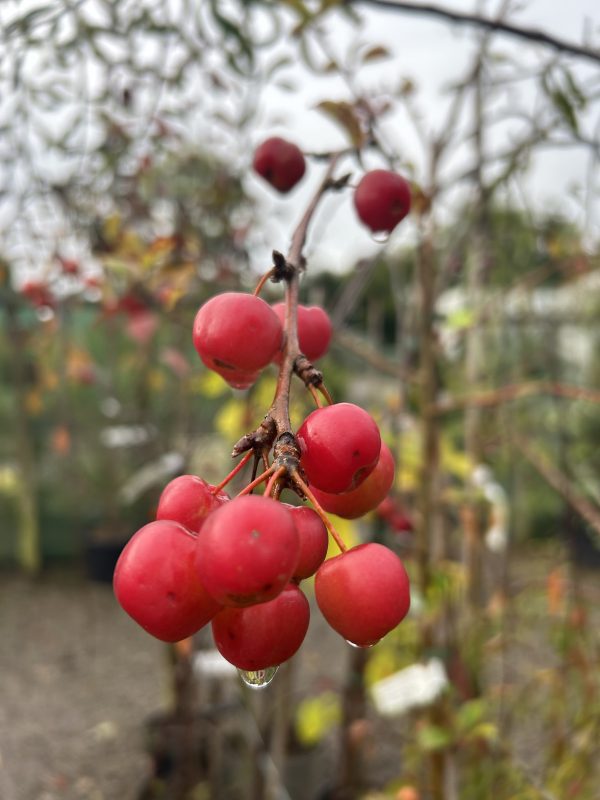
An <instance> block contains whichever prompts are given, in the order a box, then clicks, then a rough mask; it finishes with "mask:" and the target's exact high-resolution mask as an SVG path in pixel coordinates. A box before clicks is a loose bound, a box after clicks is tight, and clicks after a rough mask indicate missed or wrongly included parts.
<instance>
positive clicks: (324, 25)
mask: <svg viewBox="0 0 600 800" xmlns="http://www.w3.org/2000/svg"><path fill="white" fill-rule="evenodd" d="M482 20H488V21H489V20H493V23H492V24H491V27H490V25H488V26H487V27H485V26H482V24H481V22H482ZM540 32H543V33H544V34H545V41H544V40H543V39H544V37H543V36H540V35H539V34H540ZM599 42H600V16H599V13H598V7H597V2H596V0H573V1H572V2H571V3H569V4H568V7H563V6H562V5H561V7H557V4H553V3H549V2H543V0H537V2H529V3H525V4H523V3H517V2H512V0H502V1H500V0H494V2H491V1H490V2H483V0H481V2H472V1H471V0H464V2H452V1H451V0H447V2H446V3H445V5H443V6H439V7H438V6H435V7H433V8H432V7H431V6H425V5H424V4H421V5H420V4H419V3H402V2H398V3H394V2H389V3H385V2H377V1H376V0H372V1H371V2H369V0H364V1H363V2H347V3H342V2H335V0H334V1H333V2H331V0H318V1H317V0H315V1H314V2H311V1H310V0H285V1H284V0H282V1H281V2H268V1H267V0H262V1H260V0H253V1H252V2H250V1H243V0H231V1H230V2H217V0H210V1H209V2H204V3H199V2H194V0H163V1H162V2H151V0H141V1H140V0H138V2H129V0H121V1H120V2H113V1H112V0H77V1H76V2H75V1H73V0H46V2H43V1H42V0H31V2H28V1H27V0H21V2H14V1H13V0H4V2H3V3H2V4H0V375H1V376H2V382H1V384H0V422H1V424H0V568H1V572H0V581H1V583H0V634H1V640H2V647H1V648H0V674H1V675H2V680H1V681H0V699H1V702H0V797H1V798H2V800H58V799H59V798H66V799H68V800H75V799H76V798H86V799H88V798H89V800H129V798H131V800H142V798H148V799H152V798H156V799H157V800H159V799H165V800H201V799H204V798H211V799H215V800H221V799H223V800H238V798H239V800H262V798H269V800H271V798H291V799H292V800H296V799H297V800H326V799H327V798H329V799H330V800H346V799H347V798H348V799H349V800H355V798H356V799H358V798H361V799H363V798H364V799H365V800H367V799H368V800H384V799H385V798H392V799H393V800H429V799H431V800H479V799H480V798H481V799H484V798H492V797H493V798H498V800H504V799H505V798H506V800H508V799H509V798H511V799H514V800H538V798H539V800H542V798H543V799H544V800H548V799H552V800H567V798H577V799H581V800H594V799H595V798H597V797H598V786H599V785H600V774H599V771H598V770H599V768H598V764H599V759H598V756H599V755H600V753H599V748H598V741H600V714H599V710H600V703H599V695H598V692H599V685H598V683H599V681H598V677H599V671H598V660H599V645H600V643H599V641H598V623H599V614H600V612H599V610H598V601H599V600H600V588H599V584H598V575H599V573H598V568H599V567H600V548H599V544H598V543H599V540H600V479H599V467H600V460H599V455H598V453H599V448H598V444H599V438H600V405H599V404H600V348H599V344H600V342H599V338H600V332H599V326H598V322H599V320H600V269H599V266H600V247H599V243H600V207H599V202H598V196H599V171H598V163H599V157H600V136H599V131H600V51H599V49H598V48H599ZM271 135H278V136H283V137H284V138H287V139H290V140H292V141H294V142H295V143H296V144H298V145H299V146H300V147H301V148H302V149H303V150H304V151H305V152H306V153H307V154H309V155H308V162H309V164H308V169H307V175H306V177H305V179H304V181H303V183H302V184H301V185H300V186H298V187H297V188H296V189H294V190H293V192H291V193H290V194H289V195H286V196H280V195H277V196H276V195H275V193H274V192H272V190H271V189H270V187H269V186H267V185H266V184H261V182H260V179H259V178H258V177H256V176H255V175H254V174H253V173H252V170H251V163H252V154H253V150H254V148H255V146H257V145H258V144H260V143H261V141H263V140H264V139H265V138H266V137H268V136H271ZM340 149H346V150H347V155H345V156H344V158H343V159H342V161H341V164H340V172H341V173H343V172H347V173H351V178H350V184H351V185H354V184H356V183H357V182H358V179H359V178H360V176H361V175H362V173H363V172H364V171H365V170H368V169H374V168H378V167H383V168H390V169H394V170H397V171H399V172H401V173H402V174H403V175H405V176H406V177H407V178H408V179H409V180H410V181H411V182H412V187H413V211H412V214H411V217H410V219H409V220H407V221H406V222H405V223H404V224H403V225H402V226H400V227H399V228H398V229H397V230H396V231H394V233H393V234H392V235H391V236H390V237H389V239H388V240H387V241H381V240H375V239H374V238H373V237H371V236H370V235H369V233H368V232H367V231H366V229H364V228H363V227H362V226H361V225H360V223H359V221H358V219H357V217H356V215H355V213H354V210H353V207H352V200H351V191H346V192H336V193H332V194H331V195H330V196H327V197H326V198H325V200H324V202H323V204H322V206H321V208H320V210H319V212H318V213H317V216H316V217H315V219H314V222H313V225H312V228H311V231H310V236H309V240H308V244H307V249H306V256H307V258H308V269H307V272H306V275H305V276H304V279H303V283H302V286H301V293H302V296H301V300H302V302H304V303H308V304H320V305H323V306H324V308H326V309H327V311H328V313H329V314H330V316H331V318H332V320H333V323H334V327H335V336H334V340H333V343H332V346H331V349H330V353H329V354H328V355H327V356H326V357H325V358H324V359H323V360H322V361H321V362H320V363H319V368H321V369H322V370H323V372H324V375H325V381H326V384H327V386H328V388H329V390H330V391H331V393H332V394H333V396H334V398H335V399H336V400H349V401H352V402H357V403H359V404H360V405H362V406H363V407H365V408H367V409H368V410H369V411H370V413H371V414H372V415H373V416H374V417H375V418H376V419H377V421H378V423H379V425H380V427H381V429H382V432H383V436H384V438H385V440H386V442H387V443H388V444H389V445H390V447H391V448H392V451H393V453H394V456H395V458H396V464H397V474H396V481H395V484H394V487H393V490H392V492H391V494H390V496H389V498H387V500H386V501H385V502H384V504H382V506H381V507H380V508H379V509H378V511H377V512H376V513H373V514H371V515H369V516H368V517H365V518H363V519H361V520H359V521H355V522H348V521H344V520H337V519H336V520H335V524H336V526H337V527H339V530H340V533H341V534H342V536H343V537H344V538H345V539H346V541H347V543H348V544H353V543H358V542H360V541H370V540H376V541H380V542H384V543H385V544H387V545H388V546H390V547H392V548H393V549H394V550H395V551H396V552H397V553H398V554H399V555H400V556H401V557H402V558H403V560H405V563H406V565H407V568H408V570H409V573H410V575H411V580H412V608H411V613H410V616H409V617H408V619H407V620H405V622H403V623H402V625H401V626H399V627H398V628H397V629H396V630H395V631H394V632H393V633H391V634H390V635H388V636H387V637H386V638H385V640H383V641H382V642H381V643H379V644H378V645H377V646H375V647H374V648H372V649H369V650H353V649H352V648H350V647H349V646H348V645H347V644H346V643H345V642H344V641H343V640H342V639H341V638H340V637H339V636H337V634H335V633H334V632H333V631H332V630H331V629H329V628H328V626H327V625H325V624H324V622H323V620H322V618H321V617H320V615H319V614H318V611H316V609H315V613H314V614H313V617H312V619H311V626H310V630H309V634H308V637H307V640H306V642H305V643H304V645H303V647H302V649H301V651H300V652H299V653H298V655H297V656H295V657H294V659H292V661H291V662H289V663H288V664H286V665H285V666H283V667H281V668H280V670H279V673H278V675H277V676H276V678H275V680H274V681H273V683H272V684H271V685H270V686H269V687H267V688H265V689H264V690H262V691H260V692H253V691H251V690H249V689H246V687H244V686H243V685H242V684H241V682H240V681H239V678H238V676H237V673H236V670H235V669H234V668H232V667H230V666H229V665H228V664H227V663H226V662H223V661H222V660H221V659H220V658H218V657H217V656H218V654H215V651H214V649H213V645H212V642H211V638H210V632H209V631H208V632H207V631H202V632H200V634H199V635H198V636H197V637H196V639H195V640H194V642H191V641H186V642H184V643H181V644H179V645H176V646H173V647H168V646H166V645H163V644H161V643H160V642H158V641H155V640H152V639H151V638H150V637H149V636H147V635H146V634H145V633H144V632H143V631H141V630H140V629H138V628H137V626H136V625H135V624H134V623H133V622H132V621H131V620H129V619H128V618H127V617H126V616H125V614H124V613H123V612H122V611H121V610H120V608H119V607H118V606H117V604H116V601H115V600H114V597H113V595H112V589H111V585H110V584H111V577H112V571H113V568H114V564H115V561H116V558H117V557H118V554H119V552H120V550H121V548H122V547H123V545H124V544H125V543H126V542H127V540H128V539H129V538H130V536H131V535H132V534H133V533H134V532H135V531H136V530H137V529H138V528H139V527H141V526H142V525H144V524H145V523H146V522H148V521H150V520H151V519H152V518H153V515H154V511H155V508H156V504H157V500H158V497H159V495H160V492H161V491H162V488H163V487H164V485H165V484H166V483H167V482H168V481H169V480H170V479H171V478H173V477H175V476H176V475H179V474H182V473H187V472H192V473H194V474H198V475H200V476H202V477H203V478H205V479H206V480H208V481H209V482H212V483H218V482H219V481H220V480H221V479H222V478H223V477H224V476H225V475H226V474H227V473H228V472H229V470H230V469H231V466H232V464H231V459H230V452H231V448H232V445H233V444H234V443H235V441H237V439H238V438H239V437H240V436H241V435H242V434H243V433H245V432H247V431H249V430H252V429H254V428H255V427H256V426H257V425H258V423H259V422H260V420H261V419H262V417H263V415H264V413H265V411H266V410H267V408H268V407H269V405H270V402H271V399H272V396H273V392H274V387H275V378H276V373H275V370H274V368H272V370H271V371H270V370H266V371H265V374H264V375H263V377H262V378H261V380H260V381H259V382H258V383H257V384H256V385H255V386H254V387H252V388H251V389H250V390H248V391H246V392H237V391H233V390H231V389H230V388H229V387H228V386H227V385H226V384H225V383H224V382H223V381H221V379H220V378H219V377H218V376H216V375H214V374H212V373H209V372H208V371H207V370H206V368H205V367H204V366H203V365H202V364H201V362H200V361H199V359H198V357H197V355H196V353H195V351H194V349H193V346H192V342H191V326H192V321H193V318H194V315H195V313H196V311H197V309H198V307H199V305H200V304H201V303H202V302H203V301H205V300H206V299H207V298H208V297H210V296H212V295H213V294H215V293H216V292H219V291H224V290H252V288H253V287H254V285H255V284H256V282H257V280H258V279H259V277H260V275H261V274H263V273H264V272H265V271H266V270H267V269H269V268H270V265H271V251H272V250H273V249H277V250H281V251H283V252H285V251H286V250H287V247H288V244H289V241H290V237H291V234H292V232H293V229H294V227H295V225H296V223H297V222H298V221H299V219H300V218H301V216H302V214H303V211H304V209H305V208H306V205H307V203H308V202H309V199H310V197H311V196H312V194H313V193H314V191H315V188H316V187H317V186H318V184H319V181H320V179H321V177H322V175H323V171H324V169H325V165H324V160H323V158H322V155H323V154H324V153H326V152H329V151H334V150H340ZM264 296H265V297H266V299H268V300H269V301H271V302H276V301H279V300H280V299H281V288H280V287H277V286H273V285H271V284H267V287H266V289H265V295H264ZM305 394H307V393H306V392H304V390H303V387H301V386H300V385H298V386H296V387H295V392H294V394H293V398H292V409H291V410H292V418H293V421H294V423H295V424H296V425H298V424H299V423H300V421H301V420H302V419H303V417H304V416H305V415H306V413H308V411H310V410H311V408H312V405H311V398H310V396H308V395H307V396H306V397H305V396H304V395H305ZM242 485H243V483H240V488H241V486H242ZM234 488H235V487H234ZM305 583H306V584H307V586H306V590H307V594H308V596H309V597H310V599H311V604H312V605H313V607H314V602H313V601H314V598H313V596H312V589H311V587H310V585H309V582H305Z"/></svg>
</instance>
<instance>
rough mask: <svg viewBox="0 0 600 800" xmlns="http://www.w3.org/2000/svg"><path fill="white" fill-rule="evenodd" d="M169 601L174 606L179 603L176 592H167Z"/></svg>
mask: <svg viewBox="0 0 600 800" xmlns="http://www.w3.org/2000/svg"><path fill="white" fill-rule="evenodd" d="M167 600H168V601H169V603H170V604H171V605H172V606H174V605H175V603H176V602H177V595H176V594H175V592H167Z"/></svg>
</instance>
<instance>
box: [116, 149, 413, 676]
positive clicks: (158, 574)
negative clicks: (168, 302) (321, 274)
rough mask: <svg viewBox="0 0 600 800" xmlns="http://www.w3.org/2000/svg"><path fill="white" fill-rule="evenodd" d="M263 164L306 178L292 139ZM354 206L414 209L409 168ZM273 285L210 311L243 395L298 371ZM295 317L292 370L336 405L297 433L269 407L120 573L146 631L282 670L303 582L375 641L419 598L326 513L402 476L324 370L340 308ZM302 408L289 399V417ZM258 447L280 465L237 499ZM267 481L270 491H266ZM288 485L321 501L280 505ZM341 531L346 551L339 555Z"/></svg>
mask: <svg viewBox="0 0 600 800" xmlns="http://www.w3.org/2000/svg"><path fill="white" fill-rule="evenodd" d="M254 169H255V171H256V172H257V173H258V174H259V175H260V176H262V177H263V178H264V179H265V180H266V181H267V182H268V183H270V184H271V186H272V187H274V188H275V189H276V190H278V191H279V192H282V193H285V192H288V191H289V190H290V189H292V188H293V187H294V186H295V185H296V183H297V182H298V181H299V180H300V179H301V178H302V176H303V174H304V172H305V160H304V155H303V154H302V151H301V150H300V149H299V148H298V147H296V146H295V145H294V144H291V143H290V142H287V141H286V140H284V139H280V138H277V137H275V138H271V139H267V140H266V141H265V142H264V143H263V144H262V145H261V146H260V147H259V148H258V149H257V150H256V152H255V156H254ZM354 205H355V209H356V211H357V214H358V216H359V218H360V219H361V221H362V222H363V223H364V224H365V225H366V226H367V227H368V228H370V229H371V230H372V231H373V232H385V233H389V232H391V230H393V228H394V227H395V226H396V225H397V224H398V222H400V220H402V219H403V218H404V217H405V216H406V214H407V213H408V211H409V208H410V189H409V186H408V184H407V182H406V181H405V180H404V178H402V177H401V176H399V175H397V174H395V173H393V172H389V171H386V170H374V171H372V172H368V173H367V174H366V175H365V176H364V177H363V178H362V180H361V181H360V183H359V185H358V186H357V188H356V189H355V192H354ZM276 255H279V254H276ZM288 267H289V265H288V264H286V262H285V259H284V258H283V256H281V257H280V259H279V263H277V260H276V264H275V267H274V268H273V270H271V271H270V272H269V273H268V276H270V277H272V278H273V279H279V280H289V274H287V275H286V268H288ZM278 269H279V273H278V272H277V270H278ZM263 283H264V280H262V281H261V283H260V284H259V287H257V290H256V291H255V293H254V294H246V293H241V292H225V293H223V294H219V295H216V296H215V297H212V298H211V299H210V300H208V301H207V302H206V303H205V304H204V305H202V306H201V307H200V309H199V311H198V313H197V315H196V318H195V321H194V327H193V341H194V345H195V348H196V350H197V351H198V354H199V356H200V358H201V360H202V361H203V363H204V364H205V365H206V366H207V367H208V368H209V369H211V370H213V371H214V372H217V373H218V374H219V375H221V376H222V377H223V378H224V379H225V380H226V381H227V382H228V383H229V384H230V385H231V386H232V387H234V388H237V389H245V388H248V387H249V386H251V385H252V384H253V383H254V382H255V381H256V380H257V378H258V376H259V374H260V372H261V371H262V370H263V369H264V368H265V367H266V366H267V365H269V364H271V363H275V364H278V365H279V367H280V377H281V374H282V370H283V369H284V366H285V365H286V364H287V367H288V368H289V367H290V363H289V360H290V359H289V357H288V356H289V353H288V349H287V348H288V344H287V339H288V337H289V319H288V317H289V314H290V311H289V308H288V304H285V303H279V304H275V305H273V306H270V305H269V304H268V303H266V302H265V301H264V300H262V299H261V298H260V297H259V296H258V293H259V291H260V288H261V287H262V284H263ZM288 288H289V285H288ZM294 316H295V326H294V334H295V336H294V338H295V339H296V340H297V350H298V354H297V356H295V357H294V360H293V363H292V364H291V368H292V369H293V371H294V372H295V373H296V374H297V375H299V377H301V378H303V380H304V382H305V383H306V385H307V387H308V388H309V389H310V390H311V392H312V394H313V396H314V397H315V399H317V400H318V395H317V392H316V389H318V390H320V391H321V393H322V394H323V395H324V396H325V398H326V399H327V400H328V401H329V403H330V404H329V405H325V406H322V405H321V404H320V402H318V403H317V405H318V407H317V408H316V409H315V410H314V411H313V412H311V413H310V414H309V415H308V416H307V417H306V419H305V420H304V422H303V423H302V425H301V426H300V428H299V429H298V430H297V432H296V433H295V434H293V433H292V432H291V429H289V422H285V424H284V427H283V430H282V429H281V421H280V424H279V425H278V424H277V422H276V421H275V420H274V416H276V414H275V412H273V415H271V414H267V417H265V421H263V423H262V424H261V426H260V427H259V428H258V429H257V431H255V432H253V433H252V434H247V435H246V436H245V437H242V439H241V440H240V442H238V444H237V445H236V447H235V448H234V455H241V454H242V453H244V452H245V455H244V456H243V458H242V459H241V461H240V462H239V463H238V465H237V466H236V467H235V468H234V470H232V472H231V473H230V474H229V475H228V476H227V478H225V480H223V481H222V482H221V483H220V484H219V485H217V486H212V485H210V484H209V483H207V482H206V481H204V480H203V479H202V478H199V477H197V476H194V475H182V476H180V477H177V478H175V479H174V480H172V481H171V482H170V483H169V484H168V485H167V486H166V487H165V489H164V491H163V492H162V495H161V497H160V500H159V503H158V508H157V512H156V520H155V521H154V522H151V523H149V524H148V525H145V526H144V527H143V528H141V529H140V530H139V531H138V532H137V533H136V534H135V535H134V536H133V537H132V538H131V539H130V541H129V542H128V544H127V545H126V547H125V548H124V550H123V552H122V554H121V556H120V558H119V561H118V563H117V566H116V569H115V574H114V589H115V594H116V596H117V599H118V600H119V602H120V603H121V605H122V607H123V608H124V609H125V611H127V613H128V614H130V616H131V617H133V619H134V620H136V621H137V622H138V623H139V624H140V625H141V626H142V627H143V628H144V629H145V630H146V631H148V632H149V633H151V634H152V635H154V636H156V637H157V638H159V639H162V640H164V641H167V642H176V641H179V640H181V639H184V638H187V637H189V636H191V635H193V634H194V633H196V632H197V631H198V630H200V628H202V627H203V626H205V625H207V624H208V623H211V626H212V632H213V637H214V641H215V644H216V646H217V648H218V650H219V651H220V653H221V654H222V655H223V656H224V658H226V659H227V660H228V661H229V662H231V663H232V664H234V665H235V666H236V667H237V668H238V669H240V670H242V671H248V672H258V671H261V670H266V669H268V668H271V667H276V666H277V665H279V664H281V663H282V662H284V661H286V660H287V659H289V658H291V656H292V655H294V653H295V652H296V651H297V650H298V648H299V647H300V645H301V643H302V641H303V639H304V637H305V635H306V632H307V629H308V624H309V604H308V601H307V599H306V597H305V595H304V593H303V592H302V590H301V588H300V583H301V581H303V580H305V579H306V578H309V577H311V576H313V575H314V576H315V597H316V602H317V605H318V607H319V609H320V610H321V612H322V614H323V616H324V617H325V619H326V620H327V622H328V623H329V624H330V625H331V627H332V628H334V629H335V630H336V631H337V632H338V633H339V634H341V635H342V636H343V637H344V638H345V639H346V640H347V641H348V642H350V643H351V644H354V645H356V646H359V647H369V646H371V645H373V644H374V643H375V642H377V641H379V639H381V638H382V637H383V636H385V634H386V633H388V632H389V631H391V630H392V629H393V628H395V627H396V625H397V624H398V623H399V622H400V621H401V620H402V619H403V618H404V616H405V615H406V614H407V612H408V609H409V604H410V593H409V583H408V577H407V574H406V571H405V569H404V566H403V564H402V562H401V560H400V559H399V558H398V557H397V556H396V555H395V553H393V552H392V551H391V550H390V549H388V548H387V547H385V546H383V545H381V544H378V543H374V542H371V543H367V544H360V545H358V546H355V547H352V548H349V549H347V548H346V546H345V545H344V543H343V542H342V541H341V539H340V538H339V536H338V534H337V533H336V531H335V529H334V528H333V526H332V525H331V522H330V521H329V520H328V518H327V516H326V513H325V512H331V513H334V514H336V515H338V516H340V517H345V518H348V519H354V518H357V517H360V516H362V515H364V514H365V513H367V512H369V511H371V510H373V509H375V508H376V507H377V506H378V505H379V504H380V503H381V502H382V500H383V499H384V498H385V497H386V496H387V494H388V492H389V489H390V487H391V486H392V483H393V478H394V462H393V458H392V455H391V453H390V450H389V448H388V447H387V446H386V444H385V443H384V442H382V440H381V435H380V432H379V429H378V426H377V424H376V423H375V421H374V420H373V418H372V417H371V416H370V415H369V414H368V413H367V412H366V411H364V410H363V409H362V408H360V407H359V406H357V405H354V404H351V403H333V402H332V401H331V398H330V397H329V394H328V392H327V390H326V389H325V387H324V386H323V384H322V375H321V373H319V372H317V371H316V369H315V368H314V367H313V366H312V362H314V361H316V360H318V359H319V358H320V357H321V356H323V355H324V354H325V352H326V351H327V349H328V346H329V341H330V338H331V334H332V330H331V322H330V320H329V317H328V316H327V314H326V312H325V311H324V310H323V309H321V308H318V307H305V306H301V305H297V304H296V306H295V309H294ZM280 395H281V392H280V382H278V393H277V396H280ZM277 396H276V401H277ZM276 401H275V402H274V405H273V406H272V408H271V411H273V409H275V407H276ZM287 403H288V398H287V397H286V398H285V405H286V406H287ZM277 408H279V406H278V407H277ZM279 410H281V409H279ZM287 413H288V412H287V407H286V408H285V409H284V413H283V415H284V418H285V420H288V419H289V418H288V417H287ZM271 453H272V460H270V458H269V456H270V454H271ZM252 456H254V458H255V465H257V464H258V463H260V462H261V460H262V463H263V466H264V467H265V469H264V472H263V473H262V474H261V475H259V476H258V478H254V479H253V480H251V481H250V482H249V483H248V484H247V485H246V487H245V488H244V489H243V490H242V492H240V494H239V495H238V496H237V497H235V498H233V499H230V497H229V496H228V495H227V494H226V492H225V491H224V486H225V485H226V484H227V483H228V482H229V481H230V480H231V479H232V478H233V477H234V475H236V474H237V473H238V472H239V471H240V470H241V468H242V467H243V466H244V464H246V462H247V461H248V460H249V459H250V458H251V457H252ZM262 483H265V484H266V486H265V490H264V494H262V495H254V494H252V493H251V492H252V491H253V490H254V489H255V488H256V487H258V486H260V485H261V484H262ZM283 488H290V489H292V490H294V491H295V492H296V494H298V495H299V496H300V497H302V498H303V499H304V498H307V499H308V500H310V502H311V504H312V506H313V508H310V507H308V506H292V505H288V504H286V503H283V502H280V500H279V497H280V494H281V491H282V489H283ZM329 534H331V535H332V536H333V538H334V539H335V541H336V542H337V544H338V546H339V548H340V550H341V553H340V554H339V555H337V556H335V557H333V558H330V559H328V560H325V559H326V554H327V547H328V535H329Z"/></svg>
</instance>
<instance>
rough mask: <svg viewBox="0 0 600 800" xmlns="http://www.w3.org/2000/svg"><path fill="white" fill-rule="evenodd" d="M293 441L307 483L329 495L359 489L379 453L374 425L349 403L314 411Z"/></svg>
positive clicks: (368, 415)
mask: <svg viewBox="0 0 600 800" xmlns="http://www.w3.org/2000/svg"><path fill="white" fill-rule="evenodd" d="M296 438H297V440H298V444H299V445H300V450H301V454H302V455H301V463H302V467H303V469H304V471H305V472H306V475H307V477H308V479H309V481H310V483H311V484H312V485H313V486H315V487H316V488H317V489H320V490H321V491H322V492H329V493H331V494H339V493H341V492H348V491H350V490H351V489H355V488H356V487H357V486H359V485H360V484H361V483H362V482H363V481H364V480H365V478H366V477H367V476H368V475H369V474H370V473H371V472H372V471H373V470H374V469H375V465H376V464H377V460H378V458H379V453H380V451H381V435H380V433H379V428H378V427H377V423H376V422H375V420H374V419H373V418H372V417H371V415H370V414H368V413H367V412H366V411H365V410H364V409H362V408H360V407H359V406H357V405H354V404H353V403H334V404H333V405H331V406H325V407H324V408H317V409H315V410H314V411H313V412H312V413H311V414H309V415H308V417H306V419H305V420H304V422H303V423H302V425H301V426H300V428H299V429H298V432H297V434H296Z"/></svg>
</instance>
